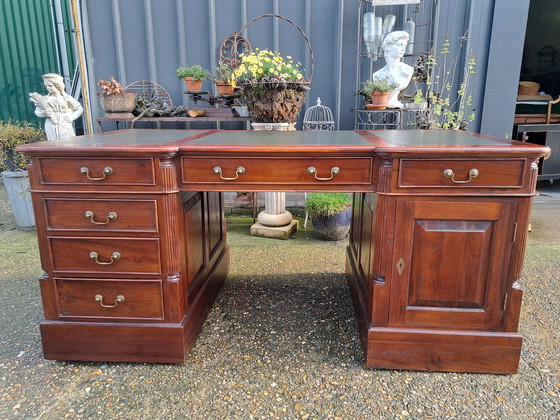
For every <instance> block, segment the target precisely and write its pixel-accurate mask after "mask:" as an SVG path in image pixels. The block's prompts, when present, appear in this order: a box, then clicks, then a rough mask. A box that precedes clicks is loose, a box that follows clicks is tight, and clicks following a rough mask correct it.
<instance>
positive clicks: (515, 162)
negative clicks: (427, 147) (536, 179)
mask: <svg viewBox="0 0 560 420" xmlns="http://www.w3.org/2000/svg"><path fill="white" fill-rule="evenodd" d="M526 165H527V159H501V160H500V161H499V162H496V160H490V159H486V160H484V159H450V158H447V159H400V168H399V175H400V176H399V184H398V186H399V187H400V188H403V187H410V188H415V189H418V188H426V187H441V188H458V187H461V188H462V189H465V188H466V189H471V188H481V187H490V188H493V189H495V190H497V189H501V188H509V189H514V188H517V189H519V188H521V187H523V186H524V185H523V180H524V177H523V175H524V174H525V172H526ZM446 169H451V170H452V171H453V173H454V174H455V176H454V179H455V180H456V181H459V182H465V181H468V182H466V183H464V184H457V183H454V182H453V180H452V179H450V178H446V177H444V176H443V172H444V171H445V170H446ZM471 169H477V170H478V171H479V175H478V176H477V177H476V178H473V179H472V180H470V181H469V171H470V170H471Z"/></svg>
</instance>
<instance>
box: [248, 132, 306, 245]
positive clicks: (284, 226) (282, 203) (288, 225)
mask: <svg viewBox="0 0 560 420" xmlns="http://www.w3.org/2000/svg"><path fill="white" fill-rule="evenodd" d="M251 125H252V126H253V130H255V131H294V130H295V128H294V124H288V123H252V124H251ZM296 230H297V221H295V220H293V219H292V213H290V212H289V211H287V210H286V193H285V192H267V193H265V197H264V211H261V212H260V213H259V216H258V222H257V223H255V224H254V225H253V226H251V235H253V236H264V237H267V238H278V239H288V238H289V237H290V235H291V234H292V233H294V232H295V231H296Z"/></svg>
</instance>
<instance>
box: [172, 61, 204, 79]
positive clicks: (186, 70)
mask: <svg viewBox="0 0 560 420" xmlns="http://www.w3.org/2000/svg"><path fill="white" fill-rule="evenodd" d="M177 77H178V78H179V79H182V78H183V77H192V78H193V80H194V81H196V82H198V81H199V80H204V79H206V78H207V77H208V70H205V69H203V68H202V66H201V65H199V64H195V65H194V66H185V67H179V68H177Z"/></svg>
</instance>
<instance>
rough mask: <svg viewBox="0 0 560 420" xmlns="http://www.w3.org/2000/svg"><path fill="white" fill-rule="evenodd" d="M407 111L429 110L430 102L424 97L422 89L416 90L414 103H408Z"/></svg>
mask: <svg viewBox="0 0 560 420" xmlns="http://www.w3.org/2000/svg"><path fill="white" fill-rule="evenodd" d="M405 108H406V109H414V110H424V109H426V108H428V102H427V101H426V98H425V97H424V94H423V92H422V89H418V90H416V92H415V93H414V97H413V98H412V102H407V103H406V104H405Z"/></svg>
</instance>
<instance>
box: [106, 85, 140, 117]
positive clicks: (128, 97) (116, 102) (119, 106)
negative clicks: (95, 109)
mask: <svg viewBox="0 0 560 420" xmlns="http://www.w3.org/2000/svg"><path fill="white" fill-rule="evenodd" d="M97 84H98V85H99V86H101V93H98V94H97V97H98V98H99V100H100V101H101V106H102V107H103V110H104V111H105V112H107V113H130V114H131V116H132V111H133V110H134V105H135V102H136V93H133V92H126V91H125V89H124V88H123V87H122V85H121V84H120V83H119V82H118V81H117V80H116V79H115V78H114V77H112V76H111V77H110V78H109V80H100V81H99V82H98V83H97Z"/></svg>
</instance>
